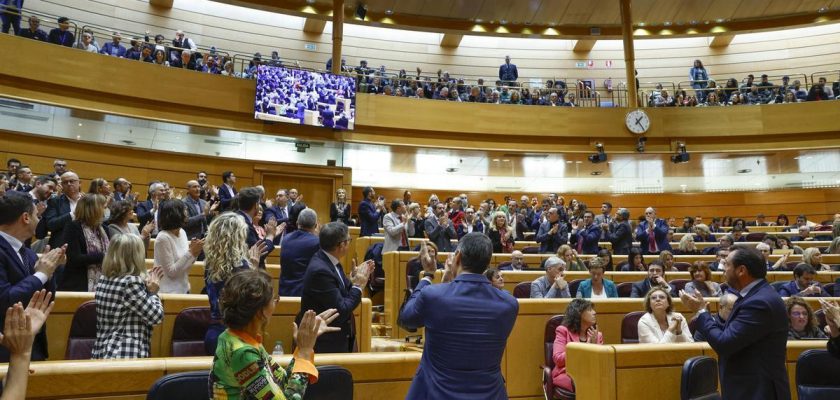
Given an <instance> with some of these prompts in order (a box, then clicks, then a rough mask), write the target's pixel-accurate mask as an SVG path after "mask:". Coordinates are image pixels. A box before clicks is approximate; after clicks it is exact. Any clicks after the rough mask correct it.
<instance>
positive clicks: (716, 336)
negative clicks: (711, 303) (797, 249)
mask: <svg viewBox="0 0 840 400" xmlns="http://www.w3.org/2000/svg"><path fill="white" fill-rule="evenodd" d="M766 275H767V268H766V267H765V266H764V259H763V258H762V257H761V253H759V252H758V250H756V249H755V248H754V247H746V246H735V247H734V248H733V250H732V251H731V252H730V253H729V255H728V256H727V257H726V265H725V268H724V277H725V278H726V283H727V284H728V285H729V287H730V288H731V290H734V291H735V293H736V295H737V296H738V301H736V302H735V306H734V307H733V308H732V312H731V313H730V315H729V318H728V319H727V320H726V322H725V323H723V324H721V322H720V321H718V320H716V319H715V318H714V317H713V316H712V315H711V314H710V313H708V312H707V311H706V301H705V300H704V299H703V297H702V295H701V294H700V293H699V292H697V293H695V294H694V295H689V294H688V293H685V292H683V291H681V292H680V298H681V299H682V302H683V304H685V305H686V306H687V307H688V309H689V310H691V311H693V312H697V313H698V317H697V325H696V326H697V330H698V331H699V332H700V333H701V334H702V335H703V336H704V337H705V338H706V340H707V341H708V342H709V345H710V346H712V349H714V350H715V352H717V354H718V359H719V365H720V386H721V392H722V397H723V399H724V400H725V399H755V400H765V399H790V386H788V375H787V370H786V368H785V353H786V351H787V332H788V317H787V313H786V311H785V304H784V302H783V301H782V299H781V297H779V294H778V293H776V291H775V290H773V287H771V286H770V285H769V284H768V283H767V281H765V280H764V277H765V276H766Z"/></svg>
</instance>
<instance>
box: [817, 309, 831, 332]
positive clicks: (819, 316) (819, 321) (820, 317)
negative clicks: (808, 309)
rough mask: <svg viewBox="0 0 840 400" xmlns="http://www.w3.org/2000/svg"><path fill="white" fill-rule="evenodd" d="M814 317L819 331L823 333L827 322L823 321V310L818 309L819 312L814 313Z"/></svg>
mask: <svg viewBox="0 0 840 400" xmlns="http://www.w3.org/2000/svg"><path fill="white" fill-rule="evenodd" d="M814 317H815V318H816V319H817V325H819V327H820V331H823V329H825V327H826V325H828V321H826V320H825V310H823V309H822V308H820V309H819V310H817V311H814ZM823 332H824V331H823Z"/></svg>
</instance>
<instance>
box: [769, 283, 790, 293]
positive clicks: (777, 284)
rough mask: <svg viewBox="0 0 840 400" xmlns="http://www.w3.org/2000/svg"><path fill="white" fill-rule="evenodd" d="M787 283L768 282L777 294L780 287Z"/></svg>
mask: <svg viewBox="0 0 840 400" xmlns="http://www.w3.org/2000/svg"><path fill="white" fill-rule="evenodd" d="M787 283H788V281H778V282H770V286H773V289H776V292H777V293H778V292H779V291H780V290H782V286H784V285H786V284H787Z"/></svg>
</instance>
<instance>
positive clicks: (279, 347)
mask: <svg viewBox="0 0 840 400" xmlns="http://www.w3.org/2000/svg"><path fill="white" fill-rule="evenodd" d="M282 355H283V341H281V340H278V341H276V342H274V350H272V351H271V356H272V357H280V356H282Z"/></svg>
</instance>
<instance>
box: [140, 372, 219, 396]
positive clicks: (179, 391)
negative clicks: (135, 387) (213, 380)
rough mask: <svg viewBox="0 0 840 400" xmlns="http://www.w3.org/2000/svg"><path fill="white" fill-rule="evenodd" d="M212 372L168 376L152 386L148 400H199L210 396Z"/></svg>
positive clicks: (182, 373)
mask: <svg viewBox="0 0 840 400" xmlns="http://www.w3.org/2000/svg"><path fill="white" fill-rule="evenodd" d="M209 379H210V371H189V372H179V373H177V374H169V375H166V376H164V377H162V378H160V379H158V380H157V381H155V383H154V384H153V385H152V387H151V389H149V393H148V394H147V395H146V400H170V399H179V400H194V399H195V400H197V399H206V398H207V397H208V396H209V393H207V392H208V388H207V382H208V380H209Z"/></svg>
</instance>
